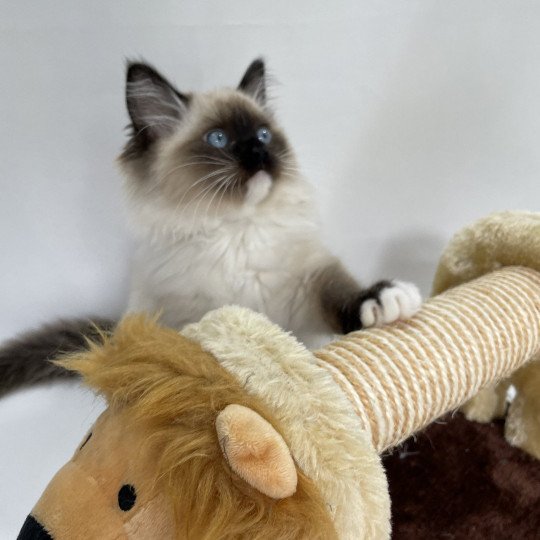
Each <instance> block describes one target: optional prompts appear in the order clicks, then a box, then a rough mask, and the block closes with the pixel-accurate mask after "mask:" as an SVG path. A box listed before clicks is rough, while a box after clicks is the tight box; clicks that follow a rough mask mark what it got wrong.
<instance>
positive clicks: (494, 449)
mask: <svg viewBox="0 0 540 540" xmlns="http://www.w3.org/2000/svg"><path fill="white" fill-rule="evenodd" d="M384 464H385V467H386V470H387V474H388V481H389V484H390V496H391V498H392V507H393V508H392V521H393V534H392V538H393V539H394V540H424V539H425V540H428V539H429V540H437V539H441V540H443V539H444V540H465V539H466V540H480V539H482V540H484V539H488V540H509V539H513V540H538V539H540V461H538V460H536V459H534V458H532V457H531V456H529V455H527V454H525V453H524V452H522V451H521V450H519V449H517V448H514V447H512V446H510V445H509V444H508V443H507V442H506V440H505V439H504V435H503V424H502V422H494V423H491V424H478V423H476V422H469V421H467V420H466V419H465V418H464V417H463V416H462V415H461V414H457V415H455V416H454V417H453V418H452V417H451V416H446V417H445V418H443V419H442V420H441V421H439V422H437V423H435V424H432V425H431V426H429V427H428V428H427V429H426V430H425V431H424V432H422V433H420V434H418V435H417V436H416V440H414V439H413V438H411V439H408V440H407V441H406V442H405V443H404V444H403V445H402V446H401V447H400V448H399V449H396V450H395V451H394V452H393V453H392V454H391V455H388V456H386V457H385V458H384Z"/></svg>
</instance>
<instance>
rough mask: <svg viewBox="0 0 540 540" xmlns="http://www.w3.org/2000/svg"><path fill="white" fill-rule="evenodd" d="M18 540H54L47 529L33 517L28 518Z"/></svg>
mask: <svg viewBox="0 0 540 540" xmlns="http://www.w3.org/2000/svg"><path fill="white" fill-rule="evenodd" d="M17 540H53V537H52V536H51V535H50V534H49V533H48V532H47V531H46V530H45V527H43V525H42V524H41V523H40V522H39V521H38V520H37V519H36V518H35V517H34V516H32V515H30V516H28V517H27V518H26V521H25V522H24V525H23V526H22V529H21V532H20V533H19V536H17Z"/></svg>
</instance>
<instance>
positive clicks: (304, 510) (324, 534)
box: [20, 317, 335, 540]
mask: <svg viewBox="0 0 540 540" xmlns="http://www.w3.org/2000/svg"><path fill="white" fill-rule="evenodd" d="M62 363H63V365H65V366H67V367H68V368H69V369H75V370H77V371H79V372H80V373H81V374H82V375H83V377H84V379H85V381H86V382H87V383H88V384H89V385H90V386H93V387H94V388H95V389H97V390H98V391H99V392H100V393H102V394H103V395H104V396H105V398H106V399H107V400H108V403H109V408H108V409H107V410H106V411H105V412H104V413H103V414H102V415H101V416H100V418H99V419H98V420H97V422H96V423H95V425H94V426H93V428H92V429H91V431H90V433H89V434H88V435H87V437H86V438H85V440H84V441H83V442H82V444H81V445H80V447H79V448H78V449H77V451H76V452H75V454H74V456H73V458H72V459H71V461H70V462H68V463H67V464H66V465H65V466H64V467H63V468H62V469H61V470H60V471H59V472H58V473H57V475H56V476H55V477H54V478H53V480H52V481H51V483H50V484H49V486H48V488H47V489H46V491H45V492H44V494H43V496H42V498H41V499H40V500H39V501H38V503H37V505H36V506H35V508H34V510H33V511H32V513H31V516H29V518H28V520H27V522H26V523H25V525H24V527H23V530H22V531H21V536H20V538H21V539H24V538H40V537H41V538H54V539H55V540H62V539H73V538H88V539H93V538H96V539H98V538H99V539H100V540H102V539H108V538H111V539H113V538H114V539H121V538H126V539H136V540H146V539H151V538H152V539H153V538H160V539H164V540H166V539H168V538H196V539H212V540H215V539H229V538H250V539H252V538H261V539H262V538H276V539H278V538H283V539H293V538H321V539H322V538H324V539H331V538H335V530H334V527H333V525H332V521H331V518H330V516H329V514H328V511H327V508H326V507H325V504H324V502H323V501H322V498H321V496H320V494H319V492H318V490H317V489H316V488H315V486H314V485H313V483H312V482H311V480H310V479H308V478H307V477H306V476H305V475H304V474H303V473H302V472H301V471H300V470H299V469H297V467H296V464H295V463H294V461H293V459H292V457H291V455H290V452H289V450H288V446H287V443H286V441H285V440H284V439H283V438H282V436H281V435H280V432H282V431H281V430H280V426H279V425H278V423H277V422H276V420H275V419H274V418H273V417H272V415H271V414H270V413H269V411H268V410H266V408H265V407H264V405H263V404H262V403H260V402H259V401H258V400H257V399H255V398H253V397H252V396H249V395H248V394H247V393H246V392H245V390H244V389H243V388H242V387H241V386H240V385H239V384H238V382H237V381H236V380H235V379H233V377H232V376H231V375H229V374H228V373H227V372H226V371H225V370H224V369H223V368H221V367H220V366H219V364H218V363H217V362H216V361H215V359H214V357H213V356H211V355H210V354H209V353H207V352H205V351H203V350H202V348H201V347H200V346H199V345H198V344H197V343H195V342H193V341H190V340H188V339H187V338H185V337H183V336H181V335H179V334H177V333H176V332H174V331H171V330H165V329H163V328H160V327H159V326H157V325H156V324H154V323H152V322H150V321H148V320H146V319H144V318H142V317H130V318H128V319H126V320H125V321H124V322H123V323H121V324H120V325H119V327H118V328H117V330H116V331H115V333H114V335H113V336H111V337H104V338H103V343H101V344H96V345H93V346H92V347H91V350H90V351H89V352H88V353H84V354H81V355H78V356H75V357H71V358H68V359H65V360H63V362H62ZM36 535H39V536H36Z"/></svg>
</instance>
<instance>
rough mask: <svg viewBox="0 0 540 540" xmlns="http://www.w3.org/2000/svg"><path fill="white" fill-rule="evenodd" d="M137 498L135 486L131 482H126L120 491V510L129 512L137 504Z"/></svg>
mask: <svg viewBox="0 0 540 540" xmlns="http://www.w3.org/2000/svg"><path fill="white" fill-rule="evenodd" d="M136 500H137V493H136V491H135V488H134V487H133V486H132V485H130V484H125V485H123V486H122V487H121V488H120V491H119V492H118V506H119V507H120V510H123V511H124V512H128V511H129V510H131V509H132V508H133V507H134V506H135V501H136Z"/></svg>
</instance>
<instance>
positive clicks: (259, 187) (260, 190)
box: [244, 171, 272, 206]
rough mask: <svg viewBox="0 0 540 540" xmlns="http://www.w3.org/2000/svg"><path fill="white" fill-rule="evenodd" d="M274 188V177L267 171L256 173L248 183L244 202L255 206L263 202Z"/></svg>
mask: <svg viewBox="0 0 540 540" xmlns="http://www.w3.org/2000/svg"><path fill="white" fill-rule="evenodd" d="M271 187H272V177H271V176H270V175H269V174H268V173H267V172H266V171H259V172H257V173H255V174H254V175H253V176H252V177H251V178H250V179H249V180H248V181H247V191H246V196H245V198H244V202H245V203H246V204H248V205H251V206H255V205H257V204H259V203H260V202H262V201H263V200H264V199H266V197H267V196H268V194H269V193H270V188H271Z"/></svg>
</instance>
